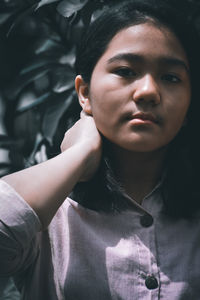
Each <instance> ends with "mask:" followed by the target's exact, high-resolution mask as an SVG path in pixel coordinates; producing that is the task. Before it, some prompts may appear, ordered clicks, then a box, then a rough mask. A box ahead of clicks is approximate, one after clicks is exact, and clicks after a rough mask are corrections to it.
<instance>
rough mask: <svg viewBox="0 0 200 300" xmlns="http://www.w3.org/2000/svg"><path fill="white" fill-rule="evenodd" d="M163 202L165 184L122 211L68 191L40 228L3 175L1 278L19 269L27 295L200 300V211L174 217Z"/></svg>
mask: <svg viewBox="0 0 200 300" xmlns="http://www.w3.org/2000/svg"><path fill="white" fill-rule="evenodd" d="M94 201H95V199H94ZM162 207H163V205H162V197H161V193H160V185H158V186H157V187H156V188H155V189H154V190H153V191H152V192H151V193H150V194H149V195H148V196H147V197H145V198H144V200H143V202H142V206H139V205H133V208H132V209H129V210H126V211H123V212H121V213H116V214H114V213H113V214H111V213H109V214H106V213H100V212H95V211H92V210H89V209H86V208H84V207H82V206H80V205H79V204H78V203H76V202H75V201H73V200H72V199H69V198H67V199H66V200H65V202H64V203H63V205H62V206H61V207H60V208H59V210H58V211H57V213H56V215H55V216H54V218H53V220H52V222H51V223H50V225H49V227H48V228H47V229H46V230H44V231H41V223H40V220H39V218H38V216H37V215H36V213H35V212H34V211H33V210H32V208H31V207H30V206H29V205H28V204H27V203H26V202H25V201H24V200H23V199H22V197H21V196H20V195H18V194H17V193H16V192H15V191H14V189H13V188H12V187H10V186H9V185H8V184H7V183H5V182H4V181H2V180H1V181H0V280H1V277H2V278H5V277H7V276H13V277H14V280H15V283H16V285H17V287H18V289H19V290H20V292H21V294H22V299H23V300H44V299H48V300H64V299H66V300H86V299H87V300H94V299H95V300H137V299H139V300H143V299H144V300H150V299H151V300H157V299H164V300H172V299H173V300H188V299H192V300H199V299H200V243H199V241H200V217H199V214H198V213H197V215H196V216H195V217H194V218H192V219H177V220H176V219H173V218H169V217H168V216H167V215H165V214H164V213H163V210H162Z"/></svg>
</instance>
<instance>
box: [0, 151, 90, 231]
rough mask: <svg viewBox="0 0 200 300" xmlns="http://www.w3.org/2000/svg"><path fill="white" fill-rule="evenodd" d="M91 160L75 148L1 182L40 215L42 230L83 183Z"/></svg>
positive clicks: (84, 152) (9, 176) (6, 177)
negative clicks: (83, 177)
mask: <svg viewBox="0 0 200 300" xmlns="http://www.w3.org/2000/svg"><path fill="white" fill-rule="evenodd" d="M88 157H89V153H87V151H86V150H83V149H82V148H81V147H80V146H74V147H71V148H69V149H67V150H66V151H64V152H63V153H61V154H60V155H58V156H56V157H54V158H52V159H50V160H48V161H46V162H44V163H42V164H39V165H36V166H33V167H30V168H28V169H25V170H22V171H19V172H16V173H13V174H11V175H8V176H5V177H3V178H2V179H3V180H4V181H6V182H7V183H8V184H10V185H11V186H12V187H13V188H14V189H15V190H16V191H17V192H18V193H19V194H20V195H21V196H22V197H23V198H24V200H25V201H26V202H27V203H28V204H29V205H30V206H31V207H32V208H33V209H34V211H35V212H36V213H37V215H38V216H39V218H40V221H41V223H42V224H43V227H46V226H47V225H48V224H49V222H50V221H51V219H52V218H53V216H54V214H55V213H56V211H57V209H58V208H59V206H60V205H61V204H62V203H63V201H64V200H65V198H66V197H67V196H68V194H69V193H70V192H71V191H72V189H73V187H74V185H75V184H76V183H77V182H78V181H79V180H80V177H81V176H82V174H83V172H84V169H85V168H86V164H88V160H89V158H88Z"/></svg>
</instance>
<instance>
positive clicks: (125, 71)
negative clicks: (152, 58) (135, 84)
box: [113, 67, 136, 78]
mask: <svg viewBox="0 0 200 300" xmlns="http://www.w3.org/2000/svg"><path fill="white" fill-rule="evenodd" d="M113 73H114V74H116V75H118V76H120V77H124V78H132V77H134V76H135V75H136V73H135V72H134V71H133V70H132V69H130V68H128V67H120V68H117V69H115V70H114V71H113Z"/></svg>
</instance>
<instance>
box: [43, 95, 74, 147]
mask: <svg viewBox="0 0 200 300" xmlns="http://www.w3.org/2000/svg"><path fill="white" fill-rule="evenodd" d="M74 94H75V92H74V93H70V94H69V93H63V94H61V95H60V96H59V97H58V96H57V95H56V98H55V99H54V100H56V101H54V102H55V103H54V104H53V105H49V106H48V108H47V110H46V112H45V115H44V119H43V124H42V132H43V134H44V136H45V138H46V139H47V140H48V141H49V143H50V144H52V142H53V137H54V135H55V133H56V130H57V127H58V124H59V122H60V119H61V117H62V116H63V115H64V113H65V112H66V110H67V109H68V108H69V106H70V105H71V103H72V101H73V100H74Z"/></svg>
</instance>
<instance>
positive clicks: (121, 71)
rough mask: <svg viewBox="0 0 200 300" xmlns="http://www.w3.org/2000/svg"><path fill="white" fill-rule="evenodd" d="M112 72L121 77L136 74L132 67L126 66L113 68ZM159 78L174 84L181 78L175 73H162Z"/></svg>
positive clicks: (129, 76) (130, 76)
mask: <svg viewBox="0 0 200 300" xmlns="http://www.w3.org/2000/svg"><path fill="white" fill-rule="evenodd" d="M113 73H114V74H116V75H118V76H120V77H123V78H132V77H135V76H136V75H137V74H136V72H134V71H133V70H132V69H130V68H128V67H121V68H118V69H116V70H114V72H113ZM161 79H162V80H164V81H167V82H169V83H174V84H175V83H179V82H181V79H180V78H179V77H178V76H177V75H174V74H165V75H162V76H161Z"/></svg>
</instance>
